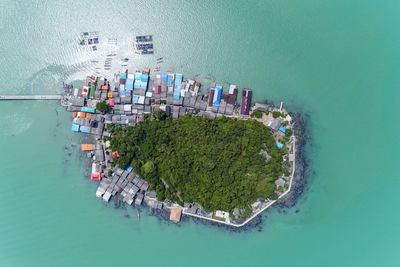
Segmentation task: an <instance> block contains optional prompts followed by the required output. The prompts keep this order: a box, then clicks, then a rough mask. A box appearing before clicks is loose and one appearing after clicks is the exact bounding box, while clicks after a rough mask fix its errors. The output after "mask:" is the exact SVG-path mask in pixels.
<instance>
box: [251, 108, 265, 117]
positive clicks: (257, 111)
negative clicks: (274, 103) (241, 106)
mask: <svg viewBox="0 0 400 267" xmlns="http://www.w3.org/2000/svg"><path fill="white" fill-rule="evenodd" d="M251 116H252V117H256V118H258V119H261V117H262V112H261V111H259V110H258V109H256V110H254V111H253V113H251Z"/></svg>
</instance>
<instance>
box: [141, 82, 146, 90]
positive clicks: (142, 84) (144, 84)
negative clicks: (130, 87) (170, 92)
mask: <svg viewBox="0 0 400 267" xmlns="http://www.w3.org/2000/svg"><path fill="white" fill-rule="evenodd" d="M140 89H143V90H146V89H147V82H143V81H142V82H141V83H140Z"/></svg>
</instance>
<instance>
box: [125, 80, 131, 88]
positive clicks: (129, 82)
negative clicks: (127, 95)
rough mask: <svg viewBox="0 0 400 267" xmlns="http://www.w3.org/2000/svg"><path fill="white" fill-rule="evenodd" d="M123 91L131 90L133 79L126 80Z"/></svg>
mask: <svg viewBox="0 0 400 267" xmlns="http://www.w3.org/2000/svg"><path fill="white" fill-rule="evenodd" d="M125 90H133V79H126V82H125Z"/></svg>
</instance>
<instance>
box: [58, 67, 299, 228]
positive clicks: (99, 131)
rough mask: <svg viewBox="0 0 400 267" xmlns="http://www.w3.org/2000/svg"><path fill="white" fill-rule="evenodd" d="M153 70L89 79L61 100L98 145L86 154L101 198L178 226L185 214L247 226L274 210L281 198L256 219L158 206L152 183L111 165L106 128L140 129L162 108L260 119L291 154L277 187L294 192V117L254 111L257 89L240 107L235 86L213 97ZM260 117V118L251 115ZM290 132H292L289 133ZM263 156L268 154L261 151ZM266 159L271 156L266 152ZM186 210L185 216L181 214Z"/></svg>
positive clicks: (260, 204)
mask: <svg viewBox="0 0 400 267" xmlns="http://www.w3.org/2000/svg"><path fill="white" fill-rule="evenodd" d="M149 74H150V71H149V69H148V68H145V69H143V70H142V71H136V72H134V73H131V72H128V70H127V69H122V70H121V72H120V73H116V74H115V75H114V78H113V79H110V80H108V79H106V78H104V77H96V76H88V77H87V78H86V81H85V82H84V85H83V87H82V88H75V89H72V90H69V92H68V94H67V96H66V97H65V98H64V99H63V100H62V103H63V105H65V106H67V110H68V111H71V112H73V124H72V130H73V131H80V132H83V133H87V134H92V135H93V136H94V137H95V138H96V140H97V142H96V144H92V145H91V144H85V146H82V150H83V151H88V152H87V153H88V156H89V157H91V158H92V159H93V164H92V175H91V179H92V180H96V181H100V185H99V188H98V190H97V192H96V196H97V197H100V198H102V199H103V200H104V201H106V202H108V201H109V200H110V198H111V197H112V196H114V197H115V196H116V197H118V199H120V200H122V201H123V202H125V203H127V204H128V205H131V204H133V203H134V202H135V204H136V205H140V204H142V202H143V201H145V202H146V203H147V204H148V205H149V206H151V207H153V208H158V209H170V210H173V213H171V216H172V217H171V218H172V220H174V221H177V218H178V217H179V218H180V214H181V213H183V214H187V215H191V216H195V217H199V218H203V219H207V220H211V221H215V222H220V223H224V224H228V225H232V226H237V227H239V226H242V225H244V224H246V223H247V222H248V221H250V220H251V219H252V218H253V217H254V216H256V215H258V214H259V213H260V212H262V211H263V210H265V209H266V208H267V207H269V206H270V205H272V204H273V203H274V202H275V201H276V199H259V200H258V201H257V202H256V203H254V204H253V205H252V212H251V214H250V215H249V214H246V216H247V217H245V218H244V217H243V216H242V215H243V214H245V213H246V211H245V210H239V209H235V210H234V212H233V214H229V212H225V211H214V212H209V211H206V210H204V209H203V208H202V207H201V206H200V205H198V204H196V203H185V205H184V206H183V207H182V206H179V205H178V204H176V203H172V202H170V201H166V202H163V203H161V202H159V201H157V196H156V194H155V191H154V190H151V191H148V190H149V184H148V183H147V182H146V181H144V180H142V179H141V178H140V177H139V176H138V175H137V174H136V173H135V171H134V170H132V168H131V167H128V168H126V169H125V170H124V169H121V168H119V167H118V165H117V166H112V165H111V164H110V163H111V162H112V161H113V158H115V157H119V155H118V152H117V151H111V150H110V144H109V142H108V141H107V142H104V141H103V139H102V138H103V137H110V136H111V134H110V133H109V132H108V131H107V130H106V128H105V127H104V126H105V124H115V125H129V126H133V127H134V126H136V124H137V123H140V122H142V121H144V118H145V116H147V115H146V114H151V113H153V112H155V111H157V110H159V109H161V110H163V111H165V113H166V115H167V117H170V116H172V118H173V119H177V118H179V117H180V116H183V115H185V114H192V115H193V116H206V117H208V118H216V117H217V116H228V117H235V118H238V119H250V118H252V119H256V120H258V121H260V122H262V123H264V124H265V125H266V126H269V127H270V129H271V131H272V133H273V135H274V138H275V140H276V145H277V147H278V148H279V149H283V148H285V149H287V150H288V153H287V155H286V156H285V158H284V161H286V162H287V163H288V166H289V169H290V174H287V175H285V176H283V177H281V178H279V179H278V180H277V181H276V182H275V183H276V193H277V195H278V197H280V196H283V195H285V194H287V193H288V192H289V190H290V186H291V180H292V176H293V173H294V169H295V137H294V136H290V139H288V140H285V141H283V139H284V138H285V133H286V130H287V128H289V129H290V128H292V126H293V122H292V118H291V117H290V115H288V114H287V112H285V111H284V110H283V109H282V105H281V107H280V108H277V107H274V106H270V105H266V104H261V103H256V104H255V105H254V106H253V107H252V106H251V101H252V90H251V89H243V90H242V99H241V105H240V106H237V105H236V102H237V95H238V87H237V86H236V85H230V87H229V91H228V93H224V92H223V90H222V86H221V85H218V84H216V83H212V84H211V88H210V91H209V93H208V94H203V93H202V92H201V91H200V87H201V84H200V82H198V81H195V80H193V79H187V80H184V79H183V76H182V74H174V73H161V74H156V75H155V77H153V78H151V77H150V75H149ZM102 101H106V102H107V104H108V105H109V107H110V110H109V111H108V112H107V113H105V114H103V113H101V112H99V111H98V110H96V105H97V104H98V103H100V102H102ZM251 111H253V114H255V113H256V112H258V114H261V115H259V116H256V117H253V116H251V117H250V116H249V115H250V112H251ZM290 131H291V130H290ZM260 153H263V152H262V151H261V152H260ZM264 154H265V155H264V156H265V157H266V160H268V154H267V153H266V152H265V153H264ZM177 209H179V210H181V213H179V212H178V211H177ZM178 213H179V216H178V215H177V214H178Z"/></svg>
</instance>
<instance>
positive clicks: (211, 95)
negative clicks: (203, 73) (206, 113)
mask: <svg viewBox="0 0 400 267" xmlns="http://www.w3.org/2000/svg"><path fill="white" fill-rule="evenodd" d="M214 91H215V90H214V89H211V90H210V93H209V94H208V105H209V106H210V107H211V106H212V104H213V100H214Z"/></svg>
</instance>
